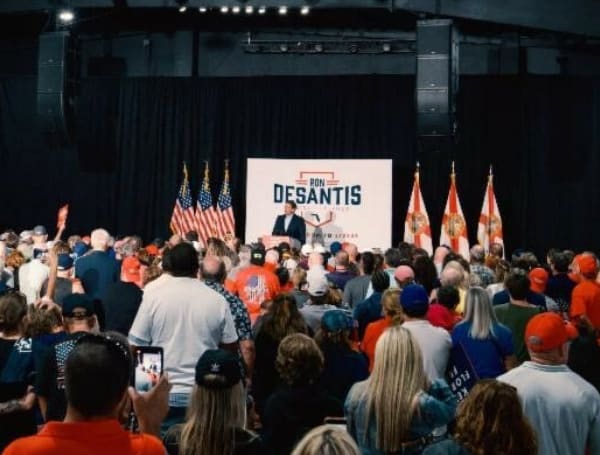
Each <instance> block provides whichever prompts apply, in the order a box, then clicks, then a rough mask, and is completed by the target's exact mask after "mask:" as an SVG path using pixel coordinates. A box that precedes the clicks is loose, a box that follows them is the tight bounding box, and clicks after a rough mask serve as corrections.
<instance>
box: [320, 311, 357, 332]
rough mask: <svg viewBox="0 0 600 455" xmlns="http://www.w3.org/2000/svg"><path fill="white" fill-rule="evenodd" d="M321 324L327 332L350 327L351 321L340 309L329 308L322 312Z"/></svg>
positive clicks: (351, 325)
mask: <svg viewBox="0 0 600 455" xmlns="http://www.w3.org/2000/svg"><path fill="white" fill-rule="evenodd" d="M321 326H322V327H323V328H324V329H325V330H327V331H328V332H339V331H341V330H350V329H352V327H353V322H352V318H351V317H350V316H348V315H347V314H346V313H344V312H343V311H342V310H329V311H326V312H325V313H324V314H323V317H322V318H321Z"/></svg>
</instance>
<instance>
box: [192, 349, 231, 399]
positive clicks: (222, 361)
mask: <svg viewBox="0 0 600 455" xmlns="http://www.w3.org/2000/svg"><path fill="white" fill-rule="evenodd" d="M195 379H196V384H198V385H199V386H202V387H206V388H208V389H226V388H229V387H233V386H234V385H236V384H237V383H238V382H240V381H241V380H242V373H241V370H240V365H239V363H238V358H237V356H236V355H235V354H233V353H231V352H229V351H226V350H224V349H209V350H207V351H204V354H202V356H201V357H200V359H199V360H198V363H197V364H196V375H195Z"/></svg>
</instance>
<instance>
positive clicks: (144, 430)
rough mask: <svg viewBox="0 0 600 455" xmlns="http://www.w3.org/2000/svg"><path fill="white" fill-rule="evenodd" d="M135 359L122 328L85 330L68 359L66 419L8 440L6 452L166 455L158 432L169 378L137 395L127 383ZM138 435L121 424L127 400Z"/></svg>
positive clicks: (25, 454)
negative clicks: (101, 331) (115, 330)
mask: <svg viewBox="0 0 600 455" xmlns="http://www.w3.org/2000/svg"><path fill="white" fill-rule="evenodd" d="M131 369H132V358H131V352H130V348H129V344H128V343H127V340H126V339H125V338H124V337H122V336H121V335H119V334H118V333H107V334H102V335H95V334H86V335H84V336H82V337H81V338H79V339H78V340H77V342H76V344H75V346H74V347H73V350H72V351H71V353H70V354H69V356H68V358H67V359H66V362H65V370H64V380H65V394H66V398H67V413H66V416H65V419H64V422H49V423H47V424H46V425H45V426H44V428H43V429H42V430H41V431H40V432H39V433H38V434H37V435H35V436H29V437H27V438H21V439H17V440H16V441H14V442H13V443H12V444H10V445H9V446H8V447H7V448H6V450H5V451H4V454H5V455H21V454H22V455H64V454H71V453H72V454H81V453H112V454H119V455H142V454H143V455H164V453H165V449H164V447H163V445H162V443H161V442H160V440H159V439H158V438H156V437H155V435H158V434H159V431H160V424H161V422H162V420H163V419H164V417H165V415H166V414H167V411H168V396H169V389H170V385H169V381H168V379H167V377H166V376H165V375H164V376H162V377H161V379H160V381H159V382H158V384H157V385H156V387H154V388H152V389H151V390H150V391H149V392H148V393H145V394H139V393H138V392H136V391H135V390H134V389H133V388H132V387H129V382H130V378H131ZM130 402H131V403H132V404H133V409H134V411H135V413H136V415H137V418H138V422H139V428H140V434H133V433H129V432H127V431H126V430H124V429H123V428H122V422H123V420H124V417H126V416H127V414H128V413H127V408H128V407H129V403H130Z"/></svg>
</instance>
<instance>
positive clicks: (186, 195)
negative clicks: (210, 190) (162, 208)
mask: <svg viewBox="0 0 600 455" xmlns="http://www.w3.org/2000/svg"><path fill="white" fill-rule="evenodd" d="M194 226H195V223H194V207H193V204H192V191H191V189H190V182H189V180H188V172H187V167H186V165H185V163H184V165H183V182H181V186H180V187H179V193H178V194H177V199H176V200H175V207H174V208H173V215H172V216H171V222H170V227H171V231H173V233H175V234H179V235H184V234H186V233H187V232H189V231H193V230H194Z"/></svg>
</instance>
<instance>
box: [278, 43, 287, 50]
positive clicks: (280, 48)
mask: <svg viewBox="0 0 600 455" xmlns="http://www.w3.org/2000/svg"><path fill="white" fill-rule="evenodd" d="M279 50H280V51H281V52H287V51H288V46H287V44H285V43H284V44H281V45H280V46H279Z"/></svg>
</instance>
